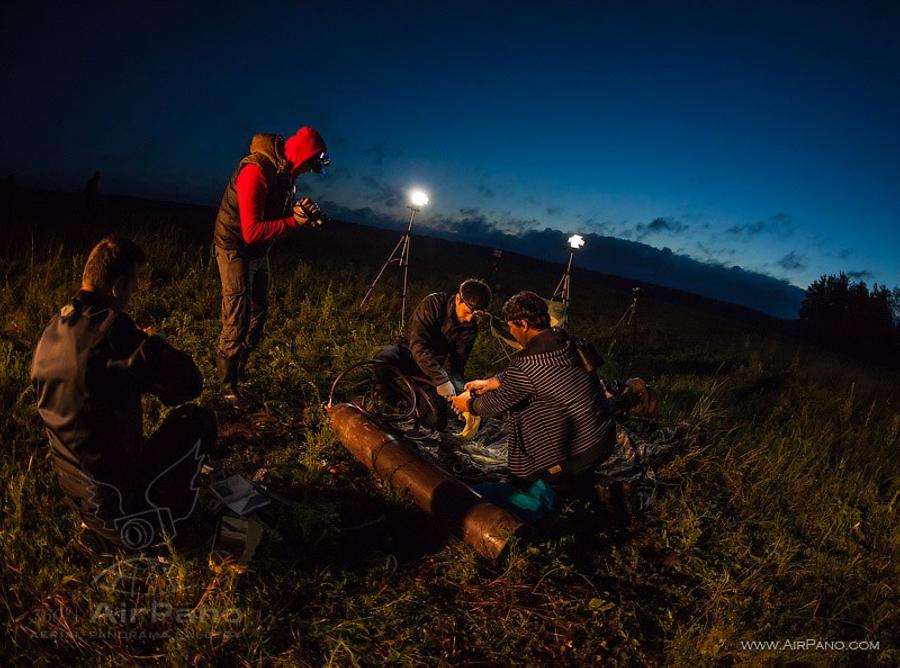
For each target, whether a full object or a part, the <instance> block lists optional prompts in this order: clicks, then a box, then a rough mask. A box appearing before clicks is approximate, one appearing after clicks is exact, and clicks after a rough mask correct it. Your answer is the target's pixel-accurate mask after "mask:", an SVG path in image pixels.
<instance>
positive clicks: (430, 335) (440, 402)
mask: <svg viewBox="0 0 900 668" xmlns="http://www.w3.org/2000/svg"><path fill="white" fill-rule="evenodd" d="M490 302H491V289H490V288H489V287H488V286H487V284H486V283H484V282H483V281H480V280H478V279H475V278H469V279H466V280H465V281H463V282H462V284H461V285H460V286H459V290H458V291H457V292H455V293H448V292H433V293H431V294H430V295H428V296H427V297H425V299H423V300H422V301H421V302H419V305H418V306H416V310H415V311H414V312H413V315H412V318H410V320H409V325H408V326H407V328H406V337H405V338H403V339H401V341H400V342H399V343H398V344H397V345H396V346H387V347H385V348H382V349H381V351H379V353H378V354H377V355H376V356H375V359H376V360H379V361H381V362H384V363H386V365H390V366H391V367H393V368H395V369H397V370H398V371H400V372H401V373H403V374H404V375H406V376H408V377H414V378H421V379H422V380H421V383H420V384H419V385H420V387H421V388H422V389H423V392H424V393H425V396H426V397H427V399H428V403H429V405H427V406H419V409H420V418H421V420H422V423H423V424H424V425H425V426H426V427H429V428H432V429H435V428H436V429H444V428H446V426H447V417H448V415H447V414H448V412H449V404H448V403H447V402H448V401H449V400H450V398H451V397H453V396H455V395H456V394H457V393H459V392H462V391H463V371H464V370H465V367H466V362H467V361H468V359H469V354H470V353H471V352H472V346H473V345H475V338H476V337H477V336H478V324H477V323H476V322H475V315H476V313H477V312H478V311H481V310H484V309H486V308H487V307H488V304H490ZM376 373H377V374H378V376H379V380H381V381H382V382H383V383H390V382H391V372H390V370H389V369H388V368H387V367H386V366H384V367H381V368H379V369H377V370H376Z"/></svg>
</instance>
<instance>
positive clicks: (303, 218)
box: [294, 197, 325, 229]
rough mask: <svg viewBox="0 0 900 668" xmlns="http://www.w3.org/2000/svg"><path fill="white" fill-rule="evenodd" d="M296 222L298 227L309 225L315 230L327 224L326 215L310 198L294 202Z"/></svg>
mask: <svg viewBox="0 0 900 668" xmlns="http://www.w3.org/2000/svg"><path fill="white" fill-rule="evenodd" d="M294 222H295V223H297V225H300V226H302V225H309V226H310V227H312V228H313V229H315V228H317V227H320V226H321V225H322V223H323V222H325V214H323V213H322V210H321V209H320V208H319V205H318V204H316V203H315V202H313V201H312V200H311V199H310V198H309V197H304V198H303V199H300V200H297V201H296V202H294Z"/></svg>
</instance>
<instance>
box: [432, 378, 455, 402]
mask: <svg viewBox="0 0 900 668" xmlns="http://www.w3.org/2000/svg"><path fill="white" fill-rule="evenodd" d="M435 389H436V390H437V393H438V394H439V395H441V396H442V397H444V399H449V398H450V397H455V396H456V388H455V387H454V386H453V382H452V381H449V380H448V381H447V382H446V383H443V384H442V385H438V386H437V387H436V388H435Z"/></svg>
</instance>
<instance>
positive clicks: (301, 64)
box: [0, 2, 900, 302]
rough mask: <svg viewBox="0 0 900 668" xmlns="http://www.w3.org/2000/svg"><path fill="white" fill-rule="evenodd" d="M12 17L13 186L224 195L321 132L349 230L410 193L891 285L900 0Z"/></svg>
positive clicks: (379, 216) (484, 218) (7, 24)
mask: <svg viewBox="0 0 900 668" xmlns="http://www.w3.org/2000/svg"><path fill="white" fill-rule="evenodd" d="M122 5H125V6H122ZM148 5H149V3H148ZM84 6H89V7H90V9H84V8H83V7H84ZM2 12H3V15H4V17H3V26H2V28H0V30H2V37H3V40H2V41H3V46H2V47H0V48H2V49H3V50H4V61H5V62H7V63H10V67H9V68H8V69H7V70H6V71H5V72H4V73H3V74H2V75H0V76H2V78H3V86H4V90H5V91H7V92H8V93H9V95H7V96H6V97H7V102H6V103H5V105H4V106H5V111H4V116H5V117H6V118H5V122H4V123H3V128H4V139H3V142H2V147H0V169H3V170H6V172H15V173H16V174H17V177H18V178H19V179H20V180H22V181H23V182H28V181H29V180H31V181H40V182H42V183H46V184H48V185H49V184H52V185H56V184H58V185H62V186H64V187H77V186H78V185H80V184H82V183H83V182H84V180H85V179H86V178H87V177H88V176H89V175H90V173H91V172H92V171H93V169H101V171H102V172H103V180H102V181H101V186H102V189H103V190H105V191H107V192H128V193H135V194H144V195H150V196H161V197H168V198H172V199H181V200H189V201H194V202H200V203H209V204H216V203H217V201H218V198H219V196H220V194H221V191H222V188H223V186H224V183H225V181H226V180H227V177H228V175H229V173H230V171H231V169H232V168H233V165H234V163H235V162H236V160H238V159H239V158H240V157H241V156H242V155H243V151H244V150H245V147H246V145H247V143H248V141H249V137H250V135H251V134H253V133H254V132H257V131H275V132H281V133H283V134H287V133H290V132H292V131H293V130H295V129H296V128H297V127H299V126H300V125H313V126H315V127H317V128H319V129H320V130H321V132H322V133H323V135H324V136H325V137H326V139H327V140H328V141H329V145H330V148H331V153H332V155H333V158H334V162H335V166H334V168H333V170H332V171H331V173H330V174H328V175H327V176H325V177H324V178H314V179H306V178H304V179H303V180H302V181H301V188H302V187H303V186H304V185H306V186H307V187H309V188H310V189H311V191H312V192H313V194H314V195H316V196H317V197H319V198H321V199H322V200H324V201H328V202H333V203H335V205H336V206H337V207H338V208H339V209H340V210H341V211H342V212H344V213H349V215H351V216H354V217H356V218H357V219H359V221H360V222H367V221H368V222H375V223H382V224H383V223H385V221H390V220H394V219H396V220H397V221H398V223H399V222H400V221H402V220H403V219H404V218H405V210H404V209H403V206H404V201H403V197H404V193H405V192H406V190H407V189H408V188H409V187H411V186H413V185H420V186H422V187H425V188H426V189H428V190H429V192H430V193H431V195H432V202H433V204H432V206H430V207H429V208H428V209H426V210H425V211H423V212H422V214H421V216H420V219H419V220H420V221H421V225H422V226H423V227H425V226H431V227H433V228H435V229H436V230H438V231H441V230H443V231H445V232H446V231H447V230H455V231H457V232H458V231H459V230H465V231H466V234H467V235H468V238H471V239H473V240H476V241H478V240H481V239H482V237H484V238H485V239H486V238H488V237H489V236H490V235H491V234H493V233H495V232H496V231H500V232H507V233H514V234H522V233H527V232H529V231H531V232H534V231H540V230H543V229H544V228H548V227H549V228H552V229H554V230H560V231H562V232H569V231H576V230H577V231H580V232H583V233H592V234H594V235H597V236H598V237H614V238H617V239H624V240H628V241H633V242H637V243H640V244H645V245H647V246H650V247H652V248H656V249H664V248H668V249H670V250H671V251H672V252H673V253H674V254H675V255H678V256H685V257H689V258H692V259H694V260H698V261H700V262H706V263H710V264H712V265H714V266H719V267H724V268H730V267H733V266H739V267H741V269H742V270H743V271H747V272H751V273H758V274H761V275H764V276H768V277H771V278H773V279H775V280H777V281H781V282H782V283H784V285H786V286H790V285H793V286H799V287H801V288H804V287H806V285H808V284H809V283H810V282H812V281H813V280H815V279H816V278H818V277H819V276H820V275H821V274H823V273H835V272H839V271H846V272H850V273H851V274H852V275H854V276H856V277H859V278H862V279H864V280H866V281H867V282H868V283H869V284H871V283H872V282H873V281H877V282H879V283H886V284H888V285H890V286H893V285H897V284H900V262H898V261H897V255H898V254H897V250H896V249H897V248H898V247H900V232H898V226H897V224H896V223H897V221H898V218H900V216H898V214H900V194H898V193H900V187H898V185H900V126H898V123H897V120H896V119H897V118H900V53H898V51H900V46H898V41H897V39H896V36H897V35H898V34H900V5H898V4H897V3H870V2H844V3H828V2H824V3H823V2H815V3H812V2H809V3H804V2H796V3H765V2H756V3H737V2H708V3H706V2H683V3H677V2H668V3H642V2H631V3H597V2H590V3H553V5H551V4H550V3H543V2H542V3H527V2H525V3H522V2H520V3H494V2H487V3H485V2H481V3H466V2H455V3H437V2H435V3H422V2H418V3H400V2H329V3H321V2H320V3H305V2H304V3H300V2H279V3H265V2H263V3H254V4H253V6H252V8H251V7H250V6H249V3H242V4H241V5H239V4H233V5H231V4H229V3H224V4H223V3H218V4H204V5H200V4H196V3H191V4H190V7H181V8H165V7H161V6H157V5H156V4H154V5H152V6H146V7H143V8H141V7H138V6H137V5H136V4H135V3H116V4H112V3H110V4H100V3H98V4H90V3H88V4H87V5H83V6H80V7H73V6H71V5H62V4H57V3H44V4H42V3H36V4H33V5H29V7H27V8H22V7H5V8H4V9H3V10H2ZM479 225H481V226H482V228H483V229H482V228H479ZM482 232H484V234H482ZM556 254H558V255H561V257H560V258H559V261H563V260H564V259H565V251H564V249H563V250H562V251H560V252H559V253H556ZM546 256H547V258H548V259H557V258H556V257H555V250H553V249H547V251H546ZM594 268H598V269H602V268H603V267H594ZM670 283H674V284H677V283H678V281H677V277H676V278H673V279H672V280H670ZM738 292H740V291H738ZM734 300H735V301H739V302H741V301H744V302H746V300H742V298H741V295H740V294H736V295H735V297H734Z"/></svg>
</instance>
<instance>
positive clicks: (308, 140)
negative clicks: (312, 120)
mask: <svg viewBox="0 0 900 668" xmlns="http://www.w3.org/2000/svg"><path fill="white" fill-rule="evenodd" d="M327 150H328V146H327V145H326V144H325V140H324V139H322V135H320V134H319V133H318V132H316V131H315V130H313V129H312V128H300V129H299V130H297V132H296V133H295V134H294V136H293V137H290V138H289V139H287V140H286V141H285V142H284V156H285V157H286V158H287V159H288V160H290V161H291V164H292V165H293V166H294V169H297V168H298V167H299V166H300V165H302V164H303V163H304V162H306V161H307V160H309V159H310V158H311V157H313V156H314V155H318V154H319V153H321V152H322V151H327Z"/></svg>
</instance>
